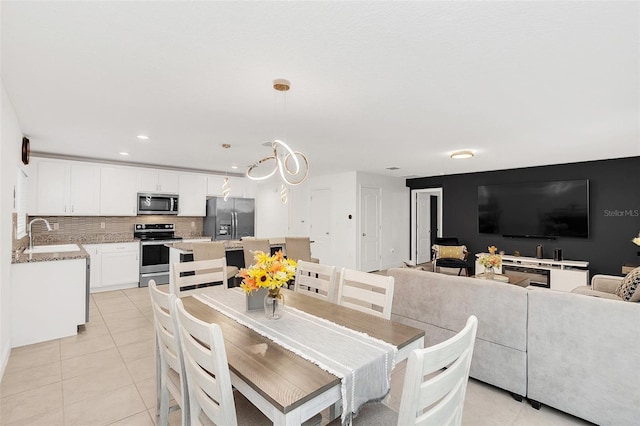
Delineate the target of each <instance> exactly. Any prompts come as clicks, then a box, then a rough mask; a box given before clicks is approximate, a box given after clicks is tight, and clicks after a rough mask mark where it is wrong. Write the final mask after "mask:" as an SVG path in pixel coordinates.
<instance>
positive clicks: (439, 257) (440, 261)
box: [431, 237, 471, 277]
mask: <svg viewBox="0 0 640 426" xmlns="http://www.w3.org/2000/svg"><path fill="white" fill-rule="evenodd" d="M431 251H432V255H433V256H432V264H433V272H438V267H440V268H454V269H458V275H460V274H461V273H462V270H463V269H464V270H465V272H466V274H467V276H469V277H470V276H471V263H470V262H469V260H468V256H469V251H468V250H467V246H465V245H461V244H460V243H459V242H458V238H456V237H438V238H436V239H435V240H434V244H433V246H432V247H431Z"/></svg>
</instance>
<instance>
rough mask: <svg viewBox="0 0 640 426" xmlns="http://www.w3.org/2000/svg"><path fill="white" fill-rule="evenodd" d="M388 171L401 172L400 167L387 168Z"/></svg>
mask: <svg viewBox="0 0 640 426" xmlns="http://www.w3.org/2000/svg"><path fill="white" fill-rule="evenodd" d="M387 170H400V167H396V166H391V167H387Z"/></svg>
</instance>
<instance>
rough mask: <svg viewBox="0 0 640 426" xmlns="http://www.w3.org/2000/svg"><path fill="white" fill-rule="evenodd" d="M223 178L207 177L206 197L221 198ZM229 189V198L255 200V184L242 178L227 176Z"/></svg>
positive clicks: (216, 176)
mask: <svg viewBox="0 0 640 426" xmlns="http://www.w3.org/2000/svg"><path fill="white" fill-rule="evenodd" d="M224 178H225V176H222V175H209V176H207V196H209V197H222V196H223V194H222V184H223V183H224ZM228 178H229V187H230V188H231V193H230V194H229V196H230V197H234V198H255V193H256V191H255V182H254V181H252V180H250V179H248V178H244V177H238V176H228Z"/></svg>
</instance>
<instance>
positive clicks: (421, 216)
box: [411, 188, 442, 264]
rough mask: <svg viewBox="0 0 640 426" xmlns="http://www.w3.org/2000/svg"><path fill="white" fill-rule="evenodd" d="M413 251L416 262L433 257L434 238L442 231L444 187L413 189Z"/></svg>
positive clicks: (426, 260) (413, 258)
mask: <svg viewBox="0 0 640 426" xmlns="http://www.w3.org/2000/svg"><path fill="white" fill-rule="evenodd" d="M411 200H412V203H411V229H412V231H411V253H412V254H413V255H412V261H413V262H414V263H416V264H418V263H424V262H428V261H429V260H430V259H431V246H432V241H433V240H434V238H436V237H439V236H441V232H442V188H429V189H416V190H412V191H411Z"/></svg>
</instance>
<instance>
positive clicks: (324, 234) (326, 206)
mask: <svg viewBox="0 0 640 426" xmlns="http://www.w3.org/2000/svg"><path fill="white" fill-rule="evenodd" d="M310 229H311V241H312V242H313V243H312V244H311V255H312V256H313V257H315V258H317V259H320V263H328V262H329V260H330V258H331V191H330V190H329V189H314V190H312V191H311V226H310Z"/></svg>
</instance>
